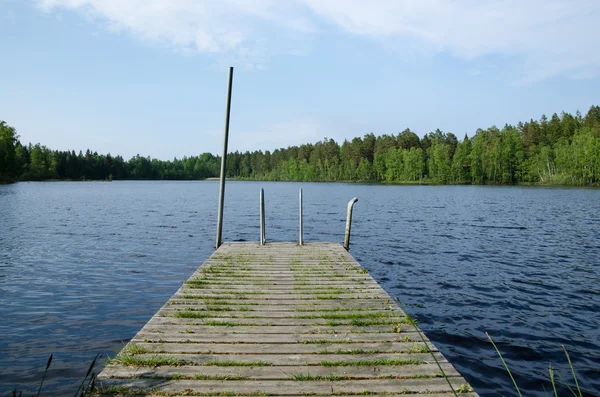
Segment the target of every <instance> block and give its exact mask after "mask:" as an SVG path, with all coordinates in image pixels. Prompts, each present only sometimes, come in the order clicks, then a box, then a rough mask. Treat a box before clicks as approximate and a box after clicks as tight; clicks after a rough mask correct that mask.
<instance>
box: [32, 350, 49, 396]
mask: <svg viewBox="0 0 600 397" xmlns="http://www.w3.org/2000/svg"><path fill="white" fill-rule="evenodd" d="M52 356H53V355H52V354H50V357H48V362H47V363H46V369H45V370H44V375H42V381H41V382H40V387H39V389H38V392H37V395H36V396H37V397H40V392H41V391H42V386H43V385H44V379H46V373H47V372H48V368H50V363H52Z"/></svg>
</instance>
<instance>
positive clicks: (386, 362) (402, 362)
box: [320, 358, 425, 367]
mask: <svg viewBox="0 0 600 397" xmlns="http://www.w3.org/2000/svg"><path fill="white" fill-rule="evenodd" d="M420 364H425V361H424V360H420V359H417V358H402V359H396V360H392V359H374V360H359V361H342V360H340V361H321V363H320V365H322V366H323V367H355V366H373V365H420Z"/></svg>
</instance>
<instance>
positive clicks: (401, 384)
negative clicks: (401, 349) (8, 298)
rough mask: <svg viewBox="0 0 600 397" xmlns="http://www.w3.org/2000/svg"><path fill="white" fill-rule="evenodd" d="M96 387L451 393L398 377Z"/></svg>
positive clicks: (439, 384) (432, 382)
mask: <svg viewBox="0 0 600 397" xmlns="http://www.w3.org/2000/svg"><path fill="white" fill-rule="evenodd" d="M449 380H450V382H451V383H452V384H453V386H454V387H455V388H459V387H460V386H461V385H462V384H463V382H464V381H463V380H462V379H461V378H457V377H452V378H449ZM98 383H99V384H100V387H105V386H108V385H119V386H121V387H123V388H129V389H132V391H133V390H146V391H150V390H152V391H153V392H154V393H156V392H159V393H161V392H167V393H170V392H175V393H181V392H186V391H187V392H188V393H193V392H195V391H196V392H206V391H209V392H210V393H215V394H216V393H222V394H229V393H234V395H235V393H237V394H243V395H248V394H256V395H259V394H261V393H262V394H265V395H284V396H290V395H293V396H298V395H310V394H317V395H336V394H341V393H350V394H362V395H364V394H370V393H380V394H381V393H403V394H413V393H440V392H451V390H450V388H449V386H448V383H447V381H446V379H443V378H417V379H414V378H398V379H361V380H349V381H310V382H302V381H289V380H278V381H268V380H230V381H214V380H188V379H180V380H165V379H121V378H115V379H100V380H99V381H98Z"/></svg>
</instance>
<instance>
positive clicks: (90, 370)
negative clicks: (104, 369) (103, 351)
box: [75, 353, 100, 397]
mask: <svg viewBox="0 0 600 397" xmlns="http://www.w3.org/2000/svg"><path fill="white" fill-rule="evenodd" d="M98 357H100V353H98V354H96V357H94V360H93V361H92V363H91V364H90V367H89V368H88V370H87V372H86V373H85V378H83V380H82V381H81V384H80V385H79V388H78V389H77V391H76V392H75V397H77V396H78V395H79V391H80V390H82V389H83V391H84V393H83V394H84V395H85V388H84V387H83V385H84V384H85V380H86V379H87V378H88V376H90V373H91V372H92V369H94V365H96V360H98ZM92 376H93V375H92Z"/></svg>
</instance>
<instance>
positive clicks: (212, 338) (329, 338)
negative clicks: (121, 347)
mask: <svg viewBox="0 0 600 397" xmlns="http://www.w3.org/2000/svg"><path fill="white" fill-rule="evenodd" d="M217 328H223V327H213V328H212V331H213V332H209V331H211V330H207V331H206V332H205V331H204V330H202V333H200V332H198V333H187V332H184V331H183V332H181V333H179V332H176V333H169V334H166V333H152V332H139V333H138V334H137V335H136V336H134V337H133V339H131V341H132V342H171V343H319V344H321V343H342V342H343V341H346V342H352V343H362V342H365V343H372V342H390V341H391V342H420V341H421V338H420V337H419V335H418V334H417V333H416V332H406V333H402V334H396V333H383V332H382V333H340V334H332V333H327V332H326V331H327V330H322V331H323V332H322V333H308V332H307V333H281V332H273V333H269V332H268V331H269V330H272V328H273V327H265V328H264V329H259V328H258V327H248V328H246V329H244V330H240V331H239V333H235V331H233V332H218V331H219V329H217ZM239 328H242V327H239ZM236 329H237V327H236ZM253 331H254V332H253ZM282 331H283V330H282ZM426 340H427V339H426Z"/></svg>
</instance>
